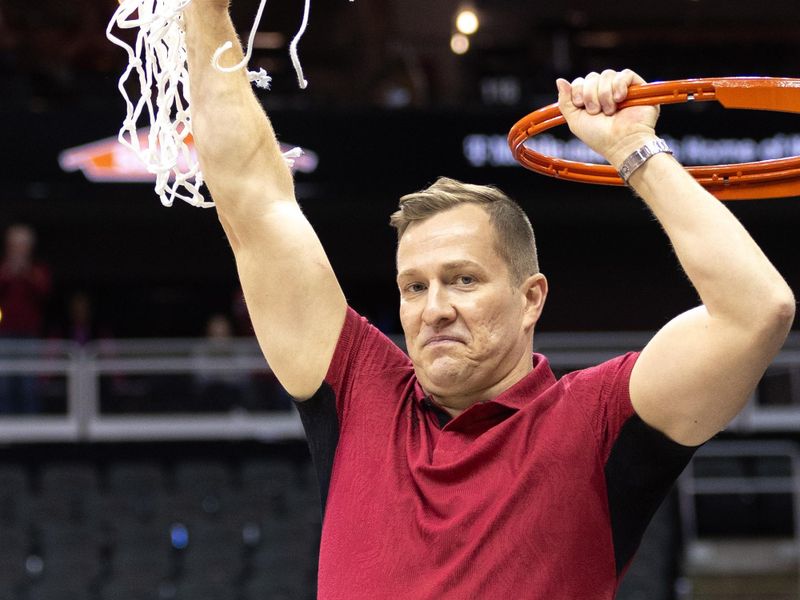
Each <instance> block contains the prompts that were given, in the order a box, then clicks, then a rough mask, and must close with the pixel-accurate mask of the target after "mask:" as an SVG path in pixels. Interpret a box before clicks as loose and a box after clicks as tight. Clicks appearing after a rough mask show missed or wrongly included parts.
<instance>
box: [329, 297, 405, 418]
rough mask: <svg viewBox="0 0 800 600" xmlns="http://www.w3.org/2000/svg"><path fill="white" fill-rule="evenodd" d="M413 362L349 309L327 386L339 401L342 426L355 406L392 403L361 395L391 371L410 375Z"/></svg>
mask: <svg viewBox="0 0 800 600" xmlns="http://www.w3.org/2000/svg"><path fill="white" fill-rule="evenodd" d="M411 370H413V367H412V366H411V360H410V359H409V358H408V356H407V355H406V354H405V353H404V352H403V351H402V350H401V349H400V348H398V346H397V345H396V344H395V343H394V342H392V340H390V339H389V338H388V337H386V335H384V334H383V333H381V331H380V330H379V329H377V328H376V327H375V326H373V325H372V324H370V323H369V321H367V319H365V318H364V317H362V316H361V315H359V314H358V313H357V312H356V311H354V310H353V309H352V308H350V307H348V309H347V315H346V317H345V321H344V326H343V327H342V332H341V334H340V335H339V341H338V343H337V344H336V349H335V350H334V353H333V358H332V359H331V364H330V367H329V369H328V373H327V375H326V376H325V383H327V384H328V385H329V386H330V387H331V389H332V391H333V394H334V396H335V398H336V412H337V416H338V418H339V422H340V423H344V421H345V420H346V419H347V413H348V411H349V410H351V409H352V408H354V407H353V406H352V404H353V403H354V402H365V401H369V402H381V401H391V399H389V398H367V397H365V395H364V394H360V393H359V392H361V391H362V390H363V388H364V386H365V385H368V384H369V383H370V382H372V381H375V380H377V379H379V378H385V377H386V376H387V375H389V373H390V371H402V372H410V371H411Z"/></svg>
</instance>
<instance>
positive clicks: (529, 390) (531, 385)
mask: <svg viewBox="0 0 800 600" xmlns="http://www.w3.org/2000/svg"><path fill="white" fill-rule="evenodd" d="M555 382H556V376H555V375H553V371H552V369H550V362H549V361H548V360H547V358H546V357H545V356H544V355H542V354H537V353H535V352H534V354H533V369H532V370H531V372H530V373H528V374H527V375H525V377H523V378H522V379H520V380H519V381H518V382H517V383H515V384H514V385H512V386H511V387H510V388H508V389H507V390H505V391H504V392H502V393H501V394H500V395H499V396H497V397H496V398H493V399H492V400H490V402H496V403H497V404H502V405H503V406H507V407H508V408H513V409H514V410H519V409H521V408H524V407H525V406H526V405H527V404H529V403H530V402H531V400H533V399H534V398H536V397H538V396H539V395H540V394H542V393H544V392H545V391H546V390H547V389H548V388H550V387H551V386H552V385H553V384H554V383H555Z"/></svg>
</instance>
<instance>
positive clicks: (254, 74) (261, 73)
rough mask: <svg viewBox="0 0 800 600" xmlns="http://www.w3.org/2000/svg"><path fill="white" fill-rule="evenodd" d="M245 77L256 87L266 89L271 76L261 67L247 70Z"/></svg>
mask: <svg viewBox="0 0 800 600" xmlns="http://www.w3.org/2000/svg"><path fill="white" fill-rule="evenodd" d="M247 79H248V81H250V82H251V83H255V84H256V87H260V88H262V89H265V90H268V89H269V85H270V83H272V77H270V76H269V75H267V72H266V71H265V70H264V69H263V68H261V69H259V70H258V71H248V72H247Z"/></svg>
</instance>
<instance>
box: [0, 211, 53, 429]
mask: <svg viewBox="0 0 800 600" xmlns="http://www.w3.org/2000/svg"><path fill="white" fill-rule="evenodd" d="M35 249H36V233H35V232H34V230H33V228H31V227H30V226H29V225H24V224H21V223H17V224H15V225H11V226H10V227H9V228H8V229H7V230H6V235H5V253H4V254H3V259H2V261H0V340H3V339H5V341H6V343H7V344H10V343H12V341H13V340H20V339H26V338H34V337H40V336H42V335H43V334H44V316H45V308H46V305H47V300H48V299H49V297H50V290H51V288H52V281H51V275H50V268H49V267H48V266H47V265H46V264H45V263H44V262H42V261H38V260H36V257H35ZM39 410H40V401H39V394H38V390H37V385H36V378H35V377H32V376H30V375H9V376H5V377H0V413H2V414H9V413H10V414H20V413H22V414H33V413H37V412H39Z"/></svg>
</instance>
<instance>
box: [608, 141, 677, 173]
mask: <svg viewBox="0 0 800 600" xmlns="http://www.w3.org/2000/svg"><path fill="white" fill-rule="evenodd" d="M661 152H666V153H667V154H672V150H670V149H669V146H667V142H665V141H664V140H662V139H661V138H656V139H654V140H651V141H649V142H647V143H646V144H645V145H644V146H642V147H641V148H639V149H638V150H634V151H633V152H632V153H631V154H630V155H629V156H628V158H626V159H625V160H624V161H623V163H622V166H621V167H620V168H619V176H620V177H622V181H624V182H625V183H626V184H627V183H628V179H630V178H631V175H633V173H634V171H636V169H638V168H639V167H641V166H642V165H643V164H644V163H646V162H647V160H648V159H649V158H650V157H651V156H655V155H656V154H659V153H661Z"/></svg>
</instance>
